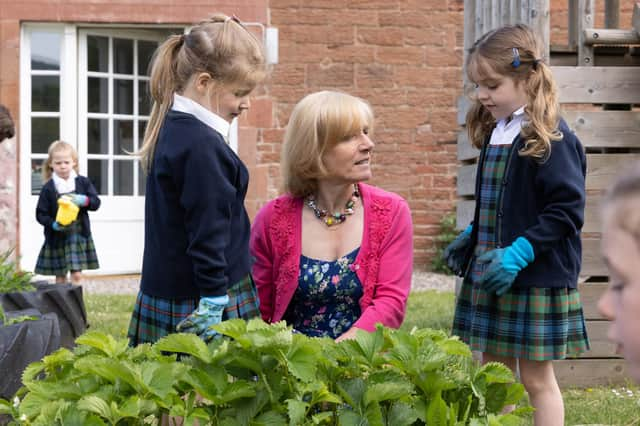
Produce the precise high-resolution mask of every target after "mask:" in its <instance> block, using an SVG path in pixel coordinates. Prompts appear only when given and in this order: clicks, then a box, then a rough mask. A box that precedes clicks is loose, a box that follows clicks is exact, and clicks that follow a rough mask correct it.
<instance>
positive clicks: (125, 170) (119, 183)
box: [113, 160, 134, 195]
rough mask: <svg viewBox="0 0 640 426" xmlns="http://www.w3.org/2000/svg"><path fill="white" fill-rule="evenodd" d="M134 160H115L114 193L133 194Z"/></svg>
mask: <svg viewBox="0 0 640 426" xmlns="http://www.w3.org/2000/svg"><path fill="white" fill-rule="evenodd" d="M133 165H134V162H133V161H132V160H114V161H113V195H133Z"/></svg>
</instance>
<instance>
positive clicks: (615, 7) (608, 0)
mask: <svg viewBox="0 0 640 426" xmlns="http://www.w3.org/2000/svg"><path fill="white" fill-rule="evenodd" d="M604 27H605V28H619V27H620V0H604Z"/></svg>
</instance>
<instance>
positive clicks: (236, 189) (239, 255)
mask: <svg viewBox="0 0 640 426" xmlns="http://www.w3.org/2000/svg"><path fill="white" fill-rule="evenodd" d="M264 76H265V60H264V54H263V51H262V47H261V45H260V43H259V42H258V40H257V39H256V38H255V36H253V35H252V34H251V33H250V32H249V31H248V30H247V29H246V28H245V27H244V26H243V25H242V24H241V23H240V21H239V20H238V19H237V18H236V17H235V16H234V17H229V16H226V15H222V14H217V15H214V16H213V17H211V19H209V20H207V21H204V22H201V23H199V24H197V25H195V26H194V27H192V28H191V30H190V31H189V32H188V33H186V34H183V35H172V36H170V37H169V38H168V39H167V40H166V41H165V42H164V43H163V44H162V45H160V47H159V48H158V50H157V51H156V52H155V55H154V58H153V61H152V68H151V79H150V93H151V98H152V101H153V106H152V109H151V116H150V119H149V123H148V125H147V129H146V132H145V135H144V143H143V145H142V148H141V149H140V151H139V152H138V153H137V155H139V156H140V160H141V162H142V165H143V168H144V170H145V171H146V172H147V184H146V194H145V247H144V258H143V264H142V281H141V283H140V292H139V293H138V298H137V301H136V305H135V307H134V312H133V315H132V318H131V323H130V326H129V333H128V335H129V339H130V343H131V344H132V345H137V344H140V343H145V342H155V341H156V340H158V339H159V338H161V337H163V336H165V335H167V334H169V333H173V332H176V331H181V332H192V333H196V334H198V335H200V336H201V337H202V338H203V339H204V340H209V339H211V338H212V337H213V335H214V334H215V332H214V331H213V330H211V329H210V326H211V325H214V324H216V323H218V322H220V321H221V320H223V319H227V318H245V319H248V318H252V317H255V316H258V315H259V310H258V299H257V296H256V289H255V285H254V283H253V280H252V278H251V275H250V267H251V261H250V256H249V233H250V223H249V218H248V215H247V212H246V210H245V207H244V198H245V195H246V192H247V186H248V181H249V173H248V171H247V168H246V166H245V165H244V164H243V163H242V161H241V160H240V158H239V157H238V156H237V155H236V154H235V153H234V152H233V150H232V149H231V148H230V147H229V146H228V144H227V137H228V133H229V128H230V124H231V122H232V121H233V120H234V119H235V118H236V117H238V116H239V115H240V114H241V113H242V112H243V111H245V110H247V109H248V108H249V106H250V101H249V95H250V93H251V92H252V90H253V89H254V88H255V87H256V85H257V84H259V83H260V81H261V80H262V79H263V78H264Z"/></svg>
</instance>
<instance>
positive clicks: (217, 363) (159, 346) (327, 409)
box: [0, 319, 527, 426]
mask: <svg viewBox="0 0 640 426" xmlns="http://www.w3.org/2000/svg"><path fill="white" fill-rule="evenodd" d="M214 328H215V329H216V331H218V332H219V333H220V334H221V335H223V336H225V337H222V338H219V339H215V340H214V341H213V342H212V343H210V344H209V345H206V344H205V343H203V342H202V341H201V340H200V339H199V338H198V337H197V336H195V335H191V334H173V335H169V336H167V337H165V338H163V339H162V340H160V341H158V342H157V343H156V344H154V345H141V346H138V347H136V348H130V347H128V346H127V341H126V340H115V339H114V338H113V337H111V336H108V335H104V334H101V333H97V332H89V333H86V334H84V335H82V336H80V337H79V338H78V339H77V341H76V343H77V345H78V346H77V347H76V348H75V349H74V350H73V351H70V350H68V349H61V350H59V351H57V352H55V353H53V354H52V355H49V356H46V357H44V358H43V359H42V360H41V361H39V362H36V363H33V364H31V365H30V366H29V367H28V368H27V370H26V371H25V373H24V375H23V382H24V387H23V388H22V389H21V390H20V391H19V392H18V395H17V396H18V400H16V401H15V402H8V401H0V413H3V412H4V413H6V414H9V415H11V416H12V417H13V418H14V419H15V420H14V422H15V423H16V424H33V425H37V424H42V425H45V424H46V425H55V424H60V425H67V424H83V425H84V424H87V425H143V424H160V422H161V421H165V422H166V421H169V422H172V421H177V419H180V421H183V422H184V424H199V425H205V424H206V425H220V426H231V425H296V426H297V425H393V426H402V425H425V424H428V425H448V426H449V425H450V426H457V425H511V424H519V422H520V417H519V416H520V415H521V414H522V413H523V412H526V411H527V408H526V407H523V408H519V409H518V410H516V411H515V412H514V413H511V414H508V415H501V414H500V412H501V410H502V408H503V407H504V406H505V405H509V404H516V403H518V402H519V401H520V400H521V398H522V395H523V393H524V389H523V387H522V385H520V384H518V383H516V382H515V379H514V377H513V375H512V373H511V371H510V370H509V369H508V368H507V367H505V366H503V365H501V364H487V365H485V366H479V365H478V364H477V363H475V362H474V361H473V360H472V358H471V352H470V351H469V348H468V347H467V346H466V345H465V344H464V343H462V342H460V341H459V340H457V338H451V337H447V336H446V334H445V333H442V332H438V331H433V330H429V329H424V330H413V331H411V332H405V331H398V330H391V329H385V328H382V327H379V328H378V329H377V330H376V331H375V332H373V333H366V332H360V333H358V334H357V336H356V338H355V339H353V340H349V341H344V342H341V343H335V342H334V341H333V340H330V339H316V338H309V337H307V336H304V335H301V334H297V333H293V332H292V330H291V329H290V328H288V327H286V325H285V324H284V323H278V324H271V325H269V324H266V323H264V322H262V321H261V320H258V319H256V320H252V321H249V322H248V323H247V322H244V321H242V320H231V321H226V322H223V323H221V324H218V325H216V326H214Z"/></svg>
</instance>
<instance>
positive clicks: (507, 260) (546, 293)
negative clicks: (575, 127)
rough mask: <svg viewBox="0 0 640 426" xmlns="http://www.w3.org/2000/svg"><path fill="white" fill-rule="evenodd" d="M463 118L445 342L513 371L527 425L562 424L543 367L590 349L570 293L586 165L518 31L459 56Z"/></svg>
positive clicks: (542, 67) (543, 69)
mask: <svg viewBox="0 0 640 426" xmlns="http://www.w3.org/2000/svg"><path fill="white" fill-rule="evenodd" d="M466 66H467V73H468V77H469V80H470V81H471V82H473V84H474V85H475V91H474V93H473V105H472V107H471V108H470V110H469V113H468V114H467V128H468V131H469V136H470V139H471V142H472V144H473V145H474V146H475V147H477V148H479V149H480V157H479V160H478V172H477V178H476V179H477V180H476V193H475V197H476V207H475V212H474V220H473V222H472V224H470V225H469V226H468V227H467V228H466V229H465V231H464V232H462V233H461V234H460V235H459V236H458V238H456V240H455V241H454V242H453V243H452V244H451V245H450V246H449V247H447V249H446V250H445V252H444V256H445V258H446V261H447V263H448V265H449V266H450V267H451V268H452V269H453V270H455V271H456V272H457V273H459V274H460V275H462V276H463V277H464V281H463V285H462V288H461V291H460V294H459V297H458V300H457V305H456V312H455V317H454V324H453V333H454V334H457V335H459V336H460V337H461V338H462V339H463V340H464V341H465V342H467V343H468V344H469V345H470V346H471V348H472V349H473V350H476V351H479V352H482V354H483V362H485V363H486V362H490V361H499V362H502V363H504V364H506V365H508V366H509V367H511V368H512V369H513V370H514V371H516V368H518V367H519V372H520V379H521V380H522V382H523V384H524V386H525V388H526V389H527V391H528V393H529V398H530V401H531V404H532V405H533V406H534V407H535V409H536V411H535V413H534V423H535V424H536V425H545V426H549V425H551V426H553V425H563V424H564V407H563V403H562V395H561V393H560V389H559V388H558V384H557V381H556V378H555V374H554V370H553V365H552V361H553V360H554V359H563V358H565V357H567V356H570V355H577V354H579V353H581V352H584V351H586V350H588V349H589V341H588V338H587V333H586V328H585V325H584V317H583V312H582V305H581V303H580V296H579V294H578V290H577V282H578V273H579V271H580V265H581V254H582V253H581V241H580V230H581V228H582V224H583V221H584V205H585V171H586V158H585V154H584V149H583V147H582V145H581V144H580V141H579V140H578V138H577V137H576V136H575V135H574V134H573V133H572V132H571V130H570V129H569V128H568V127H567V124H566V123H565V122H564V120H562V119H561V118H560V116H559V112H558V111H559V107H558V93H557V89H556V85H555V83H554V81H553V76H552V74H551V70H550V69H549V67H548V66H547V65H546V64H545V63H544V61H543V58H542V49H541V46H540V42H539V40H538V38H537V37H536V35H535V33H534V32H533V31H532V30H531V28H529V27H527V26H526V25H513V26H505V27H502V28H499V29H497V30H493V31H490V32H488V33H487V34H485V35H484V36H482V37H481V38H480V39H479V40H478V41H476V43H475V44H474V45H473V46H472V47H471V49H470V51H469V55H468V59H467V63H466Z"/></svg>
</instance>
